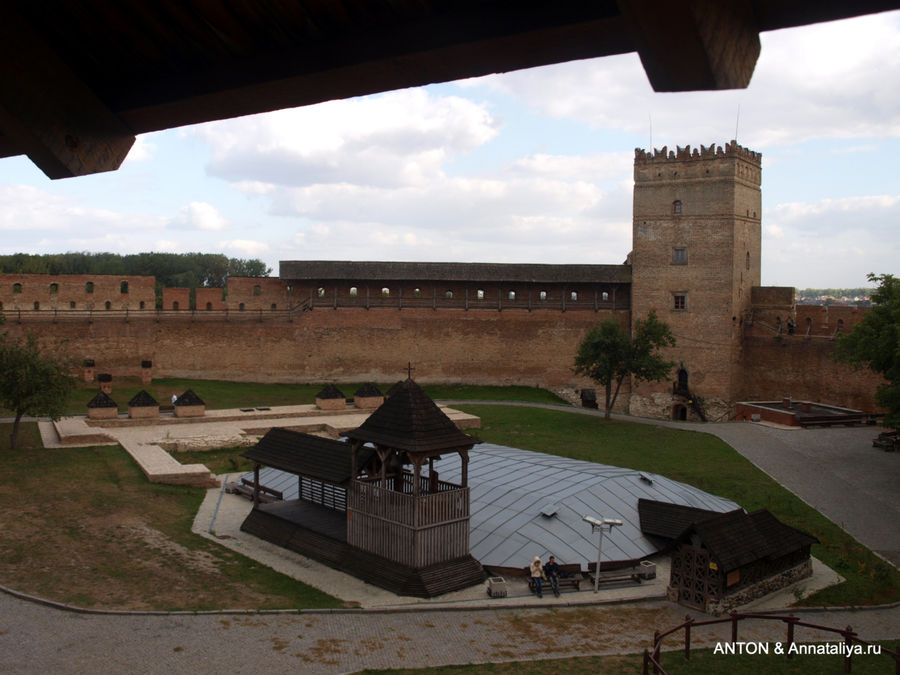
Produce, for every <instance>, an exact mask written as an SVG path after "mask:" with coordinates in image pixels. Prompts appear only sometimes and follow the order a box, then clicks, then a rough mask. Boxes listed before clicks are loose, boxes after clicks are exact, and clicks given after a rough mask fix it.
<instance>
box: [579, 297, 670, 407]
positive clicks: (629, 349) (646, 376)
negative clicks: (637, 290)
mask: <svg viewBox="0 0 900 675" xmlns="http://www.w3.org/2000/svg"><path fill="white" fill-rule="evenodd" d="M674 346H675V337H674V336H673V335H672V331H671V330H670V329H669V326H668V325H667V324H665V323H663V322H662V321H660V320H659V319H657V318H656V313H655V312H650V314H648V315H647V318H646V319H640V320H638V321H636V322H635V324H634V333H633V335H632V336H631V337H629V336H628V333H627V332H626V331H625V330H624V329H623V328H622V326H621V325H619V322H618V321H616V320H615V319H607V320H606V321H604V322H602V323H601V324H600V325H598V326H596V327H594V328H592V329H591V330H590V332H589V333H588V334H587V335H586V336H585V338H584V340H582V341H581V344H580V345H579V346H578V354H577V355H576V356H575V368H574V369H573V370H574V371H575V372H576V373H578V374H579V375H587V376H588V377H589V378H591V379H592V380H593V381H594V382H596V383H598V384H600V385H602V386H603V387H604V388H605V389H606V398H605V412H606V418H607V419H609V413H610V411H611V410H612V408H613V406H614V405H615V404H616V398H617V397H618V396H619V389H620V388H621V386H622V382H623V381H624V380H625V378H626V377H628V376H629V375H631V376H632V377H633V378H634V379H635V381H640V380H646V381H648V382H649V381H651V380H652V381H659V380H662V379H663V378H665V377H666V376H668V374H669V371H671V370H672V368H673V367H674V366H675V363H674V362H672V361H666V360H665V359H664V358H663V357H662V355H661V354H660V353H659V350H660V349H661V348H662V347H674ZM613 385H615V389H613Z"/></svg>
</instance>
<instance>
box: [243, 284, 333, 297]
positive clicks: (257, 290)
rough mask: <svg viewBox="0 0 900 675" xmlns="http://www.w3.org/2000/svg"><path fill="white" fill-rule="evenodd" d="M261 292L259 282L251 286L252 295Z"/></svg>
mask: <svg viewBox="0 0 900 675" xmlns="http://www.w3.org/2000/svg"><path fill="white" fill-rule="evenodd" d="M261 293H262V288H260V286H259V284H256V285H255V286H254V287H253V295H254V296H257V295H260V294H261ZM322 295H324V293H323V294H322ZM320 297H321V296H320Z"/></svg>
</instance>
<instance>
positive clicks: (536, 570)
mask: <svg viewBox="0 0 900 675" xmlns="http://www.w3.org/2000/svg"><path fill="white" fill-rule="evenodd" d="M530 574H531V582H532V583H533V584H534V590H535V592H536V593H537V596H538V597H539V598H543V597H544V595H543V592H542V590H543V589H542V587H541V581H542V576H543V574H544V570H543V568H542V567H541V559H540V556H534V560H532V561H531V569H530Z"/></svg>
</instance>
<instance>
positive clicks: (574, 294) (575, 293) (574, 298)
mask: <svg viewBox="0 0 900 675" xmlns="http://www.w3.org/2000/svg"><path fill="white" fill-rule="evenodd" d="M569 298H570V299H571V300H572V302H578V291H572V293H571V294H570V295H569Z"/></svg>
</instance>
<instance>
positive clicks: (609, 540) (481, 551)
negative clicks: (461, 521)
mask: <svg viewBox="0 0 900 675" xmlns="http://www.w3.org/2000/svg"><path fill="white" fill-rule="evenodd" d="M435 469H436V470H437V471H438V472H439V473H440V477H441V480H446V481H450V482H456V481H458V480H459V478H460V475H459V473H460V461H459V458H458V457H455V456H452V455H448V456H446V457H445V458H444V459H442V460H439V461H437V462H436V463H435ZM641 476H644V479H642V478H641ZM260 482H262V483H263V484H264V485H267V486H269V487H272V488H275V489H277V490H282V491H283V492H284V493H285V499H296V498H297V486H296V478H294V477H292V476H288V477H287V479H285V478H284V477H283V476H279V475H278V472H275V471H274V470H268V471H267V470H263V471H262V472H261V474H260ZM469 488H470V490H471V519H470V539H469V546H470V551H471V553H472V555H473V556H474V557H475V558H476V559H477V560H478V561H480V562H481V564H482V565H485V566H487V567H524V566H526V565H528V563H529V562H531V560H532V559H533V558H534V556H541V558H542V559H546V557H547V556H549V555H554V556H556V558H557V559H558V560H559V561H560V562H561V563H580V564H581V565H586V564H587V563H588V562H591V561H595V560H596V559H597V538H598V535H596V534H591V527H590V525H589V524H588V523H586V522H584V521H583V520H582V516H585V515H590V516H595V517H604V518H618V519H620V520H621V521H622V522H623V525H622V526H621V527H616V528H615V530H614V531H613V532H612V533H611V534H609V533H604V536H603V561H613V560H616V561H619V560H634V559H639V558H644V557H646V556H649V555H652V554H654V553H656V552H657V551H658V550H659V543H660V540H658V539H656V540H654V539H653V538H651V537H647V536H645V535H644V534H643V533H642V532H641V527H640V517H639V515H638V499H641V498H643V499H653V500H657V501H661V502H669V503H673V504H682V505H685V506H692V507H696V508H700V509H707V510H710V511H721V512H727V511H733V510H734V509H739V508H740V507H739V506H738V505H737V504H735V503H734V502H732V501H729V500H727V499H723V498H721V497H717V496H715V495H712V494H709V493H708V492H704V491H703V490H699V489H697V488H695V487H692V486H690V485H686V484H684V483H679V482H678V481H674V480H671V479H669V478H666V477H665V476H660V475H658V474H651V473H647V472H640V471H636V470H634V469H625V468H620V467H615V466H607V465H605V464H594V463H592V462H585V461H581V460H576V459H566V458H564V457H557V456H555V455H547V454H543V453H539V452H531V451H528V450H519V449H516V448H508V447H504V446H499V445H493V444H490V443H482V444H480V445H478V446H476V447H475V448H474V449H473V450H472V451H471V452H470V458H469ZM542 512H543V513H542ZM544 513H553V514H554V515H552V516H547V515H544Z"/></svg>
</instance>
